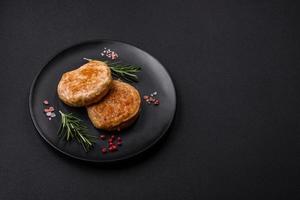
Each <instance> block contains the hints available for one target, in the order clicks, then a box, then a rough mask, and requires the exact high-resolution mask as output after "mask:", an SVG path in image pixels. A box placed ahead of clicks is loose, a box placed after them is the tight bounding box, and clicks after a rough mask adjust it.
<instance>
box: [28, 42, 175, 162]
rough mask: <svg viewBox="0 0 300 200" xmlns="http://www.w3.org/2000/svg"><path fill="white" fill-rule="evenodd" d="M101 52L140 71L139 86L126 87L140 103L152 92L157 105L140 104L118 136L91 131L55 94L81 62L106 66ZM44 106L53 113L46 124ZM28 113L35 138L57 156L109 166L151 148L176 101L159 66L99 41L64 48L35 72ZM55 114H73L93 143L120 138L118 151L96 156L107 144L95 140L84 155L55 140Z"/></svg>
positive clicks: (139, 53)
mask: <svg viewBox="0 0 300 200" xmlns="http://www.w3.org/2000/svg"><path fill="white" fill-rule="evenodd" d="M104 48H107V49H111V50H113V51H115V52H117V53H118V55H119V57H118V60H119V61H121V62H122V63H125V64H132V65H138V66H141V67H142V71H141V72H139V74H138V76H139V82H137V83H130V84H132V85H133V86H134V87H136V88H137V89H138V91H139V92H140V94H141V97H143V96H144V95H149V94H150V93H152V92H154V91H157V93H158V95H157V96H156V97H157V98H159V100H160V105H158V106H155V105H149V104H147V103H146V102H145V101H144V100H142V106H141V113H140V116H139V118H138V120H137V121H136V123H134V124H133V125H132V126H131V127H129V128H128V129H125V130H121V131H120V132H105V131H103V130H99V129H96V128H94V127H93V125H92V123H91V122H90V120H89V118H88V116H87V112H86V110H85V108H72V107H69V106H67V105H65V104H64V103H63V102H62V101H61V100H60V99H59V98H58V95H57V92H56V88H57V85H58V82H59V80H60V78H61V76H62V74H63V73H64V72H67V71H70V70H74V69H76V68H78V67H79V66H81V65H83V64H85V63H86V62H87V61H85V60H83V58H92V59H101V60H108V58H106V57H102V56H101V52H102V51H103V50H104ZM44 100H48V101H49V104H50V105H51V106H53V107H54V108H55V113H56V117H54V118H52V120H49V119H48V117H47V116H46V115H45V113H44V112H43V110H44V109H45V108H46V107H47V106H45V105H44V104H43V101H44ZM29 108H30V114H31V117H32V120H33V123H34V125H35V127H36V129H37V131H38V133H39V134H40V135H41V136H42V138H44V139H45V140H46V141H47V142H48V143H49V144H50V145H51V146H52V147H54V148H55V149H57V150H58V151H60V152H62V153H64V154H66V155H68V156H71V157H73V158H77V159H80V160H85V161H93V162H111V161H119V160H124V159H127V158H130V157H132V156H135V155H137V154H139V153H142V152H143V151H145V150H146V149H148V148H149V147H151V146H152V145H154V144H155V143H156V142H157V141H158V140H159V139H160V138H161V137H162V136H163V135H164V134H165V133H166V131H167V129H168V128H169V126H170V124H171V122H172V119H173V116H174V113H175V109H176V95H175V89H174V85H173V83H172V80H171V78H170V76H169V74H168V72H167V71H166V69H165V68H164V67H163V66H162V64H161V63H160V62H159V61H157V60H156V59H155V58H153V57H152V56H151V55H150V54H148V53H146V52H145V51H143V50H141V49H139V48H137V47H135V46H133V45H130V44H126V43H123V42H117V41H109V40H99V41H91V42H86V43H82V44H78V45H75V46H73V47H70V48H68V49H66V50H64V51H62V52H61V53H59V54H58V55H56V56H55V57H54V58H53V59H52V60H50V61H49V62H48V64H47V65H46V66H45V67H44V68H43V69H42V70H41V71H40V73H39V74H38V75H37V77H36V78H35V80H34V81H33V84H32V87H31V90H30V96H29ZM59 110H61V111H62V112H65V113H70V112H71V113H73V114H74V115H76V116H77V117H79V118H81V119H82V120H83V122H84V123H85V124H86V125H87V127H88V130H89V134H91V135H94V136H97V137H99V135H101V134H105V135H107V137H109V135H111V134H114V135H116V136H118V135H120V136H121V137H122V140H123V145H122V146H120V147H119V149H118V151H116V152H111V153H107V154H102V152H101V148H102V147H105V146H107V141H102V140H97V141H96V143H95V145H94V147H93V148H92V149H91V150H90V151H89V152H85V151H84V149H83V148H82V146H81V145H80V144H78V143H77V142H76V141H71V142H66V141H65V140H64V139H61V138H59V137H58V134H57V133H58V129H59V127H60V120H61V118H60V114H59V112H58V111H59Z"/></svg>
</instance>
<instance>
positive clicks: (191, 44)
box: [0, 0, 300, 200]
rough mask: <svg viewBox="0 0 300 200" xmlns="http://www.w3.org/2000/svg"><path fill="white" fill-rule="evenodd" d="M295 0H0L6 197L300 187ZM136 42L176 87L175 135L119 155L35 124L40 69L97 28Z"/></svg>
mask: <svg viewBox="0 0 300 200" xmlns="http://www.w3.org/2000/svg"><path fill="white" fill-rule="evenodd" d="M296 2H297V1H258V0H257V1H256V0H254V1H222V0H220V1H209V0H207V1H171V0H170V1H163V2H158V1H157V2H153V1H138V0H133V1H117V0H106V1H76V2H75V1H58V0H56V1H47V2H46V1H32V0H28V1H14V0H1V1H0V73H1V74H0V92H1V98H0V105H1V108H2V109H1V116H0V123H1V134H0V156H1V157H0V199H1V200H10V199H18V200H19V199H25V200H27V199H28V200H29V199H43V200H48V199H49V200H50V199H72V200H76V199H78V200H79V199H80V200H81V199H129V200H135V199H139V200H140V199H149V200H150V199H151V200H153V199H155V200H160V199H162V200H168V199H170V200H177V199H178V200H183V199H184V200H190V199H299V198H300V195H299V189H300V187H299V184H298V183H299V169H300V166H299V157H297V156H296V155H299V142H297V141H299V136H297V135H299V132H300V127H299V120H300V109H299V108H300V103H299V101H300V99H299V98H300V95H299V85H300V84H299V77H300V68H299V67H300V55H299V53H300V31H299V16H300V15H299V5H296ZM101 38H109V39H116V40H123V41H128V42H130V43H133V44H135V45H137V46H139V47H141V48H142V49H144V50H146V51H148V52H149V53H151V54H152V55H153V56H154V57H156V58H158V59H159V60H160V61H161V62H162V63H163V64H164V65H165V67H166V68H167V69H168V71H169V72H170V75H171V76H172V78H173V80H174V83H175V86H176V89H177V100H178V105H177V113H176V117H175V120H174V123H173V125H172V127H171V129H170V131H169V134H168V136H167V137H166V138H165V139H164V140H163V141H162V142H161V143H160V144H159V145H157V146H155V147H154V148H153V149H152V151H150V152H147V153H146V154H144V155H143V156H140V157H138V158H136V159H133V160H130V161H128V162H125V163H119V164H118V165H113V166H97V165H89V164H87V163H83V162H79V161H75V160H72V159H68V158H66V157H65V156H63V155H61V154H59V153H58V152H56V151H54V150H52V149H51V148H50V147H49V146H48V145H47V144H46V143H45V142H44V141H43V140H42V139H41V137H40V136H39V135H38V134H37V132H36V131H35V129H34V126H33V124H32V122H31V119H30V116H29V111H28V95H29V88H30V85H31V82H32V80H33V78H34V76H35V75H36V74H37V72H38V71H39V70H40V69H41V68H42V67H43V66H44V64H45V63H46V62H47V61H48V60H49V59H50V58H51V57H52V56H54V55H55V54H56V53H57V52H59V51H61V50H62V49H64V48H66V47H69V46H71V45H73V44H76V43H79V42H83V41H86V40H91V39H101Z"/></svg>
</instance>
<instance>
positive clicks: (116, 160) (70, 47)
mask: <svg viewBox="0 0 300 200" xmlns="http://www.w3.org/2000/svg"><path fill="white" fill-rule="evenodd" d="M99 42H117V43H123V44H127V45H130V46H132V47H134V48H137V49H139V50H141V51H143V52H145V53H146V54H148V55H150V56H151V57H152V58H153V59H154V60H155V61H156V62H158V63H159V64H160V65H161V66H162V67H163V69H164V70H165V71H166V73H167V75H168V76H169V77H170V80H171V83H172V88H171V89H172V90H173V92H174V97H175V99H174V106H175V107H174V112H173V114H172V116H171V120H170V121H169V122H168V125H167V126H166V128H165V129H164V130H163V131H162V134H160V135H159V137H157V138H156V139H155V140H153V142H151V143H150V144H148V145H147V146H145V147H143V148H141V149H140V150H139V151H136V152H134V153H132V154H129V155H127V156H123V157H121V158H115V159H110V160H91V159H86V158H82V157H79V156H76V155H72V154H70V153H68V152H65V151H63V150H62V149H60V148H59V147H57V146H55V145H54V144H52V142H50V141H49V140H48V139H47V138H46V137H45V136H44V134H43V131H42V130H41V129H40V127H39V125H38V123H37V121H36V119H35V116H34V114H33V110H32V107H33V105H32V97H33V90H34V88H35V85H36V82H37V80H38V78H39V76H40V74H41V73H42V72H43V70H45V68H46V67H47V66H48V65H49V64H50V63H51V62H52V61H53V60H54V59H55V58H56V57H57V56H58V55H59V54H62V53H64V52H65V51H67V50H70V49H72V48H74V47H77V46H81V45H84V44H89V43H99ZM28 100H29V101H28V106H29V112H30V118H31V121H32V122H33V125H34V127H35V129H36V130H37V132H38V134H39V135H40V136H41V137H42V138H43V139H44V140H45V141H46V142H47V143H48V144H49V145H50V146H51V147H53V148H54V149H56V150H57V151H58V152H60V153H62V154H64V155H66V156H69V157H71V158H73V159H77V160H81V161H85V162H92V163H112V162H118V161H123V160H128V159H130V158H132V157H135V156H137V155H139V154H142V153H143V152H145V151H147V150H149V149H150V148H151V147H153V146H154V145H155V144H157V143H158V141H159V140H161V138H162V137H163V136H165V135H166V133H167V131H168V130H169V128H170V126H171V124H172V122H173V120H174V117H175V114H176V110H177V94H176V89H175V86H174V83H173V80H172V78H171V76H170V73H169V71H168V70H167V69H166V68H165V67H164V65H163V64H162V63H161V62H160V61H159V60H158V59H156V58H155V57H154V56H152V55H151V54H150V53H148V52H147V51H145V50H143V49H141V48H140V47H138V46H136V45H134V44H131V43H129V42H125V41H121V40H113V39H92V40H85V41H82V42H79V43H76V44H74V45H70V46H68V47H66V48H64V49H63V50H60V51H58V52H57V53H56V54H55V55H54V56H52V57H50V59H49V60H48V61H47V62H46V63H45V64H44V65H43V67H42V68H41V69H40V70H39V71H38V72H37V74H36V75H35V77H34V79H33V81H32V83H31V86H30V92H29V99H28Z"/></svg>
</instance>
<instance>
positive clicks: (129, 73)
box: [83, 58, 142, 82]
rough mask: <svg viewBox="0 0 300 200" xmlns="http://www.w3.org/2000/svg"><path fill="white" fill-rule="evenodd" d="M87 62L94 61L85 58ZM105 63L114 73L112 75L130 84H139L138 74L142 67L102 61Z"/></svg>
mask: <svg viewBox="0 0 300 200" xmlns="http://www.w3.org/2000/svg"><path fill="white" fill-rule="evenodd" d="M83 59H84V60H87V61H89V62H90V61H92V59H88V58H83ZM102 62H105V63H106V64H107V65H108V66H109V68H110V69H111V71H112V75H113V76H115V77H117V78H121V79H123V80H125V81H128V82H138V76H137V75H136V73H138V72H140V71H141V70H142V68H141V67H139V66H135V65H129V64H122V63H120V62H110V61H102Z"/></svg>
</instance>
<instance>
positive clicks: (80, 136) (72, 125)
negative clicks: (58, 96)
mask: <svg viewBox="0 0 300 200" xmlns="http://www.w3.org/2000/svg"><path fill="white" fill-rule="evenodd" d="M59 113H60V115H61V125H60V128H59V131H58V135H59V137H61V138H64V139H65V140H66V141H68V142H69V141H71V140H73V139H76V140H77V142H78V143H80V144H81V145H82V147H83V148H84V150H85V151H86V152H88V151H89V150H90V149H91V148H92V147H93V144H94V143H95V139H96V137H95V136H92V135H89V134H88V133H87V127H86V126H85V125H84V124H83V123H82V120H81V119H79V118H77V117H75V116H74V115H73V114H72V113H67V114H66V113H63V112H61V111H59Z"/></svg>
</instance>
